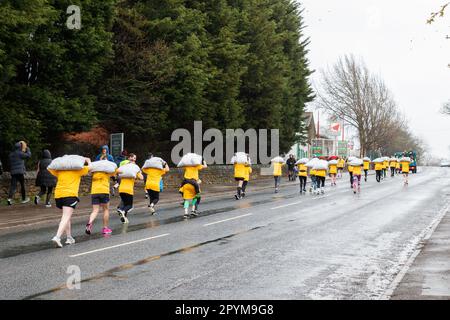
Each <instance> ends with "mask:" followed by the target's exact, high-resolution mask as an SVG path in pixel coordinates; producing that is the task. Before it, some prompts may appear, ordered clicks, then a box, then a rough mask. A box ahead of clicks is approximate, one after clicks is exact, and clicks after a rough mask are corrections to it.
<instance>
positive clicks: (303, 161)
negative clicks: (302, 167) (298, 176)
mask: <svg viewBox="0 0 450 320" xmlns="http://www.w3.org/2000/svg"><path fill="white" fill-rule="evenodd" d="M308 161H309V159H308V158H302V159H300V160H298V161H297V162H296V163H295V165H299V164H307V163H308Z"/></svg>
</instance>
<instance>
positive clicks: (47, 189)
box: [38, 186, 53, 203]
mask: <svg viewBox="0 0 450 320" xmlns="http://www.w3.org/2000/svg"><path fill="white" fill-rule="evenodd" d="M52 192H53V187H46V186H41V191H40V192H39V193H38V197H42V196H43V195H44V194H46V193H47V198H46V200H45V203H49V202H50V198H51V197H52Z"/></svg>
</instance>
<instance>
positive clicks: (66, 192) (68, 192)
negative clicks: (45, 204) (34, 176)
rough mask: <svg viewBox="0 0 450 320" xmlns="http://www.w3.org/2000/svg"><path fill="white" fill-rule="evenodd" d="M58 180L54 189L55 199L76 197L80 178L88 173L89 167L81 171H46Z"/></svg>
mask: <svg viewBox="0 0 450 320" xmlns="http://www.w3.org/2000/svg"><path fill="white" fill-rule="evenodd" d="M48 171H49V172H50V173H51V174H52V175H54V176H55V177H57V178H58V182H57V183H56V188H55V199H59V198H67V197H78V191H79V189H80V182H81V177H82V176H85V175H87V174H88V173H89V167H88V166H85V167H84V168H83V169H81V170H64V171H58V170H48Z"/></svg>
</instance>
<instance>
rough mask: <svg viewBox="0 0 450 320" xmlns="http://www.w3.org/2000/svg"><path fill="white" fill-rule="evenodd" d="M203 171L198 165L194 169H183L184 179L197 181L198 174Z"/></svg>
mask: <svg viewBox="0 0 450 320" xmlns="http://www.w3.org/2000/svg"><path fill="white" fill-rule="evenodd" d="M202 169H203V166H202V165H201V164H199V165H198V166H194V167H184V178H185V179H189V180H190V179H193V180H198V172H199V171H200V170H202Z"/></svg>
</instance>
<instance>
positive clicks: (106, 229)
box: [102, 227, 112, 234]
mask: <svg viewBox="0 0 450 320" xmlns="http://www.w3.org/2000/svg"><path fill="white" fill-rule="evenodd" d="M102 233H103V234H111V233H112V230H111V229H110V228H108V227H103V229H102Z"/></svg>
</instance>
